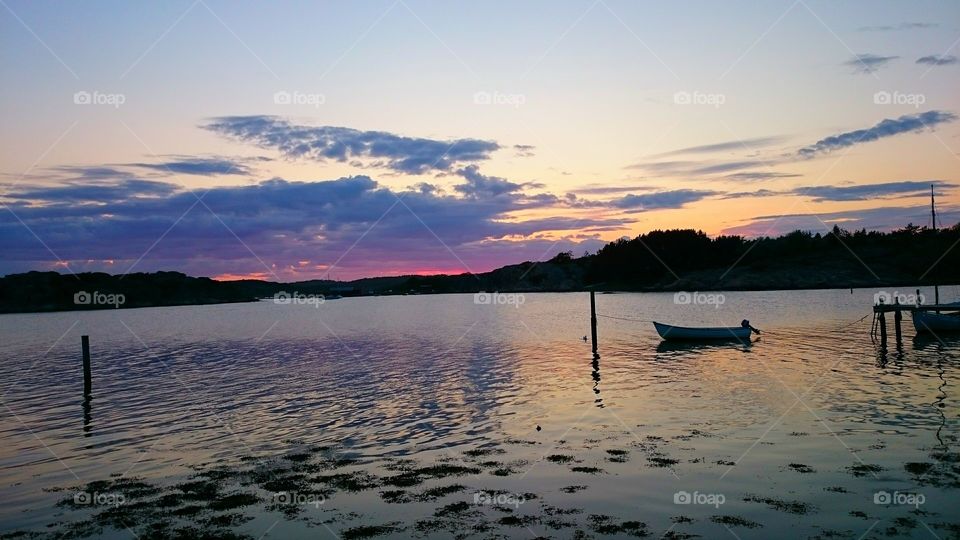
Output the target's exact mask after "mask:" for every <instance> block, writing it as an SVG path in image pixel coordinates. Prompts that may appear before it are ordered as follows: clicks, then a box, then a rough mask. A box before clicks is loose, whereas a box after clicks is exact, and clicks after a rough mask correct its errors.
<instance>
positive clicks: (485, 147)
mask: <svg viewBox="0 0 960 540" xmlns="http://www.w3.org/2000/svg"><path fill="white" fill-rule="evenodd" d="M203 127H205V128H206V129H209V130H210V131H213V132H215V133H219V134H221V135H225V136H229V137H232V138H235V139H238V140H241V141H244V142H247V143H251V144H254V145H256V146H258V147H260V148H269V149H274V150H277V151H278V152H280V153H281V154H282V155H284V156H286V157H291V158H304V159H312V160H316V161H328V160H333V161H340V162H348V161H349V162H355V164H357V165H361V164H364V163H365V164H366V165H370V166H381V167H385V168H388V169H391V170H393V171H396V172H400V173H404V174H423V173H430V172H436V171H449V170H451V169H452V168H453V167H454V166H455V165H457V164H463V163H471V162H477V161H482V160H485V159H488V158H489V157H490V154H491V153H492V152H495V151H496V150H498V149H500V145H499V144H497V143H496V142H494V141H484V140H480V139H452V140H436V139H426V138H420V137H404V136H401V135H395V134H393V133H388V132H385V131H360V130H357V129H352V128H346V127H336V126H319V127H315V126H303V125H295V124H291V123H290V122H288V121H287V120H284V119H281V118H278V117H275V116H224V117H219V118H214V119H213V120H212V121H211V122H210V123H208V124H206V125H205V126H203ZM361 160H363V161H362V162H361Z"/></svg>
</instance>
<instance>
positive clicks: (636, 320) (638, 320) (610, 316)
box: [597, 313, 653, 322]
mask: <svg viewBox="0 0 960 540" xmlns="http://www.w3.org/2000/svg"><path fill="white" fill-rule="evenodd" d="M597 317H603V318H604V319H616V320H618V321H630V322H653V321H651V320H649V319H631V318H628V317H614V316H613V315H601V314H599V313H597Z"/></svg>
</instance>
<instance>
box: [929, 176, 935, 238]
mask: <svg viewBox="0 0 960 540" xmlns="http://www.w3.org/2000/svg"><path fill="white" fill-rule="evenodd" d="M930 216H931V218H932V219H933V232H937V207H936V206H935V205H934V200H933V184H930Z"/></svg>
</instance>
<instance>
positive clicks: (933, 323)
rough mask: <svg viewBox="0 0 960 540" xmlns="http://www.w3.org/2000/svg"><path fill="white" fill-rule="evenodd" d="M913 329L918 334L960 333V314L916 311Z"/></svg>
mask: <svg viewBox="0 0 960 540" xmlns="http://www.w3.org/2000/svg"><path fill="white" fill-rule="evenodd" d="M912 315H913V327H914V328H916V330H917V333H918V334H922V333H926V332H929V333H931V334H936V333H937V332H960V313H950V314H946V313H934V312H932V311H914V312H913V313H912Z"/></svg>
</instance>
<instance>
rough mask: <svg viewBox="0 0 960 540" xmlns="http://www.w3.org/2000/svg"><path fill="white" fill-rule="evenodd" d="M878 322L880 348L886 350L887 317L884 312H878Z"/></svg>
mask: <svg viewBox="0 0 960 540" xmlns="http://www.w3.org/2000/svg"><path fill="white" fill-rule="evenodd" d="M877 318H878V319H879V321H880V346H881V347H883V348H884V349H886V348H887V316H886V314H885V313H884V312H882V311H881V312H880V316H879V317H877Z"/></svg>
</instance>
